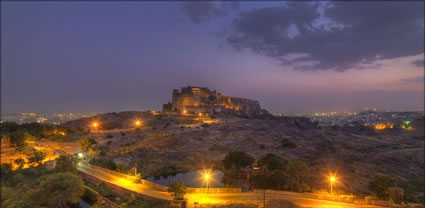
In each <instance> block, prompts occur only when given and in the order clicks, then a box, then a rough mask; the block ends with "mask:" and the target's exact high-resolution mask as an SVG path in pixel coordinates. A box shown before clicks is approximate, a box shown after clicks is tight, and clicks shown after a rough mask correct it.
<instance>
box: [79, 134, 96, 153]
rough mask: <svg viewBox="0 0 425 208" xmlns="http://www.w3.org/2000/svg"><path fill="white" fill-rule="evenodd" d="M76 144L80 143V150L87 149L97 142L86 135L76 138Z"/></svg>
mask: <svg viewBox="0 0 425 208" xmlns="http://www.w3.org/2000/svg"><path fill="white" fill-rule="evenodd" d="M78 144H79V145H80V148H81V150H82V151H87V150H89V149H90V148H91V147H92V145H94V144H97V142H96V140H95V139H93V138H87V137H86V138H82V139H80V140H78Z"/></svg>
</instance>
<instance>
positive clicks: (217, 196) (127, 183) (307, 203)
mask: <svg viewBox="0 0 425 208" xmlns="http://www.w3.org/2000/svg"><path fill="white" fill-rule="evenodd" d="M79 170H80V171H82V172H84V173H86V174H88V175H91V176H94V177H96V178H98V179H100V180H102V181H105V182H108V183H111V184H114V185H117V186H120V187H123V188H125V189H127V190H131V191H134V192H136V193H140V194H143V195H146V196H149V197H152V198H157V199H162V200H172V197H171V196H170V194H169V193H167V192H162V191H157V190H154V189H152V188H151V187H148V186H145V185H142V184H136V183H133V182H132V181H131V180H128V179H126V178H123V177H119V176H116V175H113V174H110V173H107V172H103V171H99V170H95V169H93V168H90V167H87V166H84V165H82V166H79ZM185 197H186V198H187V199H188V207H189V208H190V207H193V204H194V202H198V203H200V204H203V203H209V204H229V203H248V204H257V205H261V206H262V203H263V194H262V193H254V192H243V193H208V194H207V193H188V194H186V195H185ZM266 199H267V200H270V199H280V200H287V201H290V202H292V203H295V204H296V205H298V206H300V207H309V208H325V207H327V208H342V207H346V208H377V207H378V206H372V205H357V204H349V203H343V202H336V201H328V200H320V199H315V198H311V197H309V196H306V195H303V194H301V193H288V194H267V195H266Z"/></svg>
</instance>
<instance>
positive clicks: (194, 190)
mask: <svg viewBox="0 0 425 208" xmlns="http://www.w3.org/2000/svg"><path fill="white" fill-rule="evenodd" d="M186 191H187V193H241V192H242V189H241V188H187V189H186Z"/></svg>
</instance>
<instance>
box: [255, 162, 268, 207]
mask: <svg viewBox="0 0 425 208" xmlns="http://www.w3.org/2000/svg"><path fill="white" fill-rule="evenodd" d="M261 168H262V169H263V178H264V181H263V182H264V185H263V208H266V167H254V170H260V169H261Z"/></svg>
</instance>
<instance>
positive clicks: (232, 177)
mask: <svg viewBox="0 0 425 208" xmlns="http://www.w3.org/2000/svg"><path fill="white" fill-rule="evenodd" d="M221 182H222V183H223V184H224V186H225V187H226V188H234V187H237V185H238V169H236V168H228V169H224V171H223V178H222V179H221Z"/></svg>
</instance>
